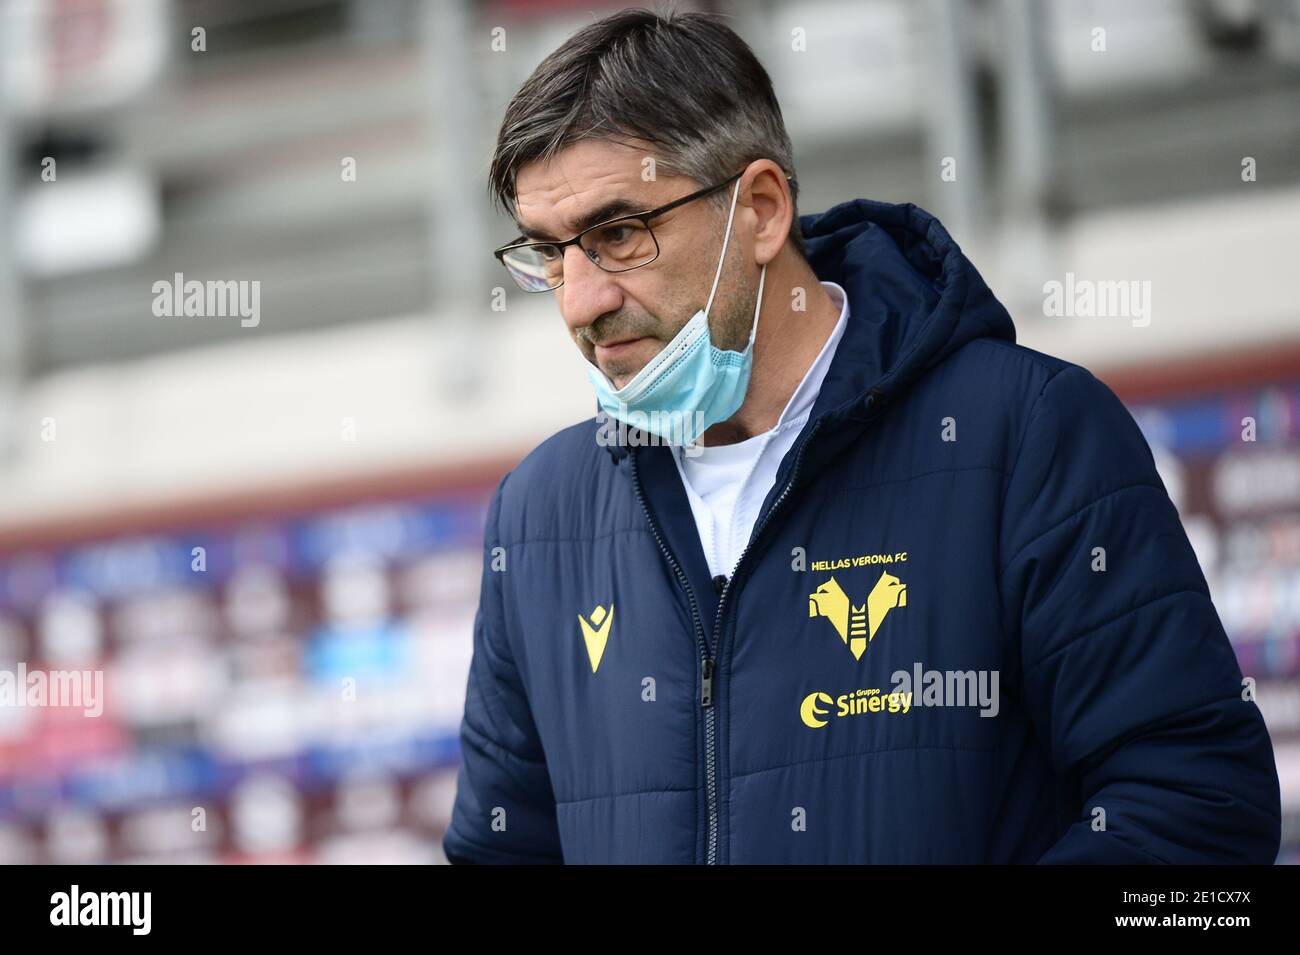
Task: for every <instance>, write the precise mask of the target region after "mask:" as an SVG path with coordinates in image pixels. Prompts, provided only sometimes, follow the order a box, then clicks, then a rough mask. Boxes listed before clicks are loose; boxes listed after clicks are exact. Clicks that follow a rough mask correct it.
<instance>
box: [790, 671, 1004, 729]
mask: <svg viewBox="0 0 1300 955" xmlns="http://www.w3.org/2000/svg"><path fill="white" fill-rule="evenodd" d="M890 680H891V681H892V683H893V690H892V691H891V692H889V693H882V692H881V691H880V689H879V688H862V689H856V690H848V691H846V692H844V693H841V694H839V695H838V696H831V694H829V693H827V692H825V691H823V690H813V691H812V692H811V693H808V694H806V695H805V696H804V697H803V699H802V700H800V701H799V720H800V722H802V723H803V724H804V725H805V726H807V727H809V728H811V729H819V728H820V727H823V726H825V725H826V724H827V723H829V722H830V721H831V720H832V719H840V718H842V717H849V716H872V715H875V714H880V715H882V716H891V715H897V716H907V715H908V714H909V713H911V712H912V711H913V710H916V709H920V708H923V707H942V706H969V707H979V710H980V716H981V717H985V716H997V715H998V709H999V704H998V671H997V670H926V669H925V668H924V667H923V666H922V665H921V664H920V663H915V664H913V666H912V670H911V671H910V672H909V671H907V670H895V671H894V672H893V674H891V676H890ZM912 718H913V719H915V718H916V717H915V716H913V717H912Z"/></svg>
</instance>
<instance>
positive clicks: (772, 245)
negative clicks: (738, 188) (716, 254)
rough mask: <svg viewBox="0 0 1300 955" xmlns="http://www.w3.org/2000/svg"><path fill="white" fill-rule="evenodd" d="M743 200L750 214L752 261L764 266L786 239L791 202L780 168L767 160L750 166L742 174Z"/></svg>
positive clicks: (787, 185)
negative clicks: (744, 184)
mask: <svg viewBox="0 0 1300 955" xmlns="http://www.w3.org/2000/svg"><path fill="white" fill-rule="evenodd" d="M746 175H747V176H748V177H749V185H748V187H745V188H744V189H743V194H744V200H745V201H746V204H747V205H749V206H750V207H751V208H752V209H753V210H754V215H755V218H756V222H755V225H754V260H755V261H756V262H757V263H758V264H759V265H766V264H767V263H769V262H771V261H772V260H773V259H774V258H776V256H777V254H778V253H779V252H780V251H781V249H782V248H783V247H784V246H785V243H786V239H788V238H789V236H790V225H791V222H792V221H793V219H794V200H793V198H792V197H791V195H790V183H789V182H788V181H787V180H786V178H785V173H784V172H783V171H782V170H781V167H780V166H779V165H777V164H776V163H774V162H772V160H770V159H760V160H757V161H756V162H754V163H753V164H752V165H751V167H750V169H749V171H748V172H747V173H746Z"/></svg>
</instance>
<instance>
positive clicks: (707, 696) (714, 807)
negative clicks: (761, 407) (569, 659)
mask: <svg viewBox="0 0 1300 955" xmlns="http://www.w3.org/2000/svg"><path fill="white" fill-rule="evenodd" d="M628 457H629V458H630V460H631V463H632V489H633V490H634V491H635V492H636V499H637V503H638V504H640V505H641V512H642V513H643V514H645V519H646V523H647V524H649V525H650V532H651V533H652V534H654V538H655V543H656V544H658V545H659V550H660V552H661V553H662V554H663V555H664V560H666V561H668V566H669V567H671V568H672V570H673V573H674V574H675V575H676V576H677V582H678V583H679V584H681V586H682V590H684V591H685V592H686V600H687V603H689V604H690V607H691V625H692V626H693V627H694V628H695V636H696V642H697V643H698V645H699V652H700V660H701V661H703V662H702V663H701V678H702V682H701V690H700V704H701V705H702V706H704V707H706V710H705V719H704V739H705V744H704V745H705V750H706V752H709V753H712V752H713V747H714V742H713V734H714V725H713V661H712V660H710V659H709V645H708V636H707V635H706V634H705V632H704V620H703V618H702V617H701V615H700V608H699V605H698V604H697V603H696V602H695V591H693V590H691V583H690V581H689V580H687V579H686V574H685V573H684V572H683V571H682V568H681V565H680V564H678V563H677V558H676V557H674V556H673V555H672V551H670V550H669V549H668V545H667V544H665V543H664V539H663V536H662V535H661V534H660V533H659V525H657V524H656V523H655V521H654V518H653V517H652V516H651V515H650V507H649V506H648V505H647V504H646V501H645V494H644V493H643V492H642V490H641V474H640V472H639V471H638V470H637V466H636V455H635V454H631V455H629V456H628ZM707 767H708V768H707V774H708V775H707V785H706V786H705V790H706V793H707V797H706V798H707V802H708V814H709V831H710V832H711V833H714V834H716V833H717V828H718V799H717V777H716V774H715V767H714V765H713V760H712V759H711V758H710V759H708V760H707ZM709 861H710V862H712V861H713V859H709Z"/></svg>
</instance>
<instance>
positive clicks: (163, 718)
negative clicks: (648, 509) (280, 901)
mask: <svg viewBox="0 0 1300 955" xmlns="http://www.w3.org/2000/svg"><path fill="white" fill-rule="evenodd" d="M678 6H679V8H686V9H689V8H697V9H713V10H717V11H720V12H724V13H728V14H731V15H732V16H733V20H732V23H733V25H734V26H735V28H736V29H737V30H738V31H739V32H740V33H741V34H742V35H743V36H744V37H745V38H746V39H747V40H748V41H749V42H750V44H751V45H752V46H753V47H754V48H755V50H756V51H757V52H758V54H759V56H760V58H761V59H762V60H763V62H764V63H765V64H766V66H767V68H768V70H769V71H770V73H771V74H772V77H773V80H774V82H775V83H776V86H777V92H778V95H779V97H780V99H781V102H782V105H783V108H784V110H785V116H786V121H787V124H788V127H789V129H790V133H791V135H792V137H793V139H794V142H795V149H796V158H797V163H798V173H799V178H800V182H801V188H802V192H801V197H800V198H801V202H800V211H801V212H802V213H807V212H813V211H822V210H824V209H826V208H828V207H829V206H831V205H834V204H836V203H838V202H841V201H844V200H847V199H852V198H858V197H871V198H877V199H885V200H891V201H915V202H917V203H918V204H920V205H922V206H924V207H926V208H927V209H930V210H931V211H933V212H935V213H937V214H938V215H939V216H940V217H941V218H942V219H943V220H944V222H945V223H946V224H947V226H948V228H949V230H950V231H951V232H952V233H953V234H954V236H955V237H956V238H957V240H958V241H959V242H960V243H961V244H962V245H963V247H964V248H965V249H966V250H967V252H968V254H969V255H970V256H971V258H972V259H973V260H974V261H975V263H976V264H977V265H978V266H979V267H980V268H981V270H982V271H983V272H984V274H985V276H986V278H987V279H988V281H989V284H990V285H991V286H992V288H993V289H994V291H995V292H996V293H997V294H998V295H999V296H1000V297H1001V298H1002V300H1003V301H1004V302H1005V303H1006V305H1007V306H1008V308H1010V309H1011V311H1012V313H1013V315H1014V317H1015V320H1016V324H1017V327H1018V330H1019V336H1020V340H1021V341H1022V342H1023V343H1025V344H1027V345H1029V346H1031V347H1034V348H1038V349H1041V350H1044V351H1048V352H1051V353H1054V354H1058V355H1061V356H1063V357H1065V358H1067V359H1070V360H1072V361H1076V362H1080V363H1082V364H1084V365H1086V366H1088V367H1089V368H1091V369H1092V370H1093V371H1094V372H1095V373H1097V374H1098V375H1099V376H1100V377H1102V378H1103V379H1104V380H1106V381H1108V382H1109V383H1110V384H1111V385H1112V387H1114V388H1115V389H1116V390H1117V391H1118V392H1119V394H1120V395H1121V397H1122V398H1124V399H1125V401H1126V402H1127V403H1128V404H1129V406H1130V407H1131V408H1132V410H1133V412H1134V414H1135V415H1136V416H1137V417H1138V420H1139V422H1140V423H1141V424H1142V427H1143V429H1144V431H1145V432H1146V434H1147V436H1148V438H1149V439H1150V441H1151V443H1152V445H1153V448H1154V449H1155V451H1156V454H1157V457H1158V460H1159V462H1160V467H1161V472H1162V474H1163V475H1164V478H1165V481H1166V484H1167V485H1168V486H1169V489H1170V491H1171V493H1172V494H1173V495H1174V497H1175V500H1176V502H1177V503H1178V505H1179V508H1180V510H1181V512H1182V514H1183V517H1184V520H1185V522H1186V525H1187V528H1188V531H1189V533H1190V534H1191V537H1192V540H1193V542H1194V544H1195V546H1196V548H1197V551H1198V554H1199V555H1200V558H1201V562H1202V566H1203V567H1204V569H1205V572H1206V575H1207V577H1208V579H1209V582H1210V586H1211V589H1212V591H1213V594H1214V597H1215V600H1216V604H1217V606H1218V608H1219V611H1220V614H1221V615H1222V618H1223V621H1224V624H1225V626H1226V627H1227V629H1228V632H1229V634H1230V636H1231V638H1232V641H1233V643H1234V646H1235V647H1236V650H1237V653H1238V655H1239V658H1240V660H1241V663H1242V667H1243V670H1244V672H1245V673H1246V674H1247V675H1249V676H1252V677H1253V678H1255V680H1256V681H1257V694H1258V700H1259V703H1260V706H1261V707H1262V709H1263V710H1264V713H1265V715H1266V718H1267V720H1268V722H1269V726H1270V729H1271V732H1272V734H1273V738H1274V740H1275V743H1276V747H1277V758H1278V768H1279V772H1280V774H1281V777H1282V792H1283V808H1284V811H1285V813H1286V821H1285V826H1284V845H1283V850H1282V854H1281V857H1280V859H1279V861H1281V862H1292V863H1293V862H1296V861H1300V296H1298V295H1297V292H1296V276H1297V272H1298V268H1297V249H1298V248H1300V0H1273V2H1269V0H1259V2H1248V0H1185V2H1183V0H1144V2H1142V3H1133V2H1129V0H1042V2H1035V0H983V2H977V0H928V2H907V0H804V2H743V3H742V2H717V3H707V4H706V3H695V4H691V3H679V4H678ZM613 9H614V7H613V6H608V5H601V4H599V3H595V2H591V0H588V2H583V3H575V2H571V0H510V2H470V0H439V2H428V3H425V2H419V0H364V2H363V0H222V2H201V0H176V2H164V0H0V669H9V670H13V669H14V668H15V667H17V666H18V664H19V663H20V662H23V663H25V664H26V666H27V667H28V668H30V669H36V668H41V667H43V668H51V669H53V668H76V669H90V668H96V669H102V670H103V671H104V672H105V674H106V683H107V691H106V696H107V702H106V708H105V712H104V714H103V715H102V716H101V717H99V718H87V717H85V716H83V715H82V714H81V712H80V711H79V710H75V709H61V708H30V707H16V706H9V707H0V861H3V862H99V861H199V862H360V861H378V862H406V861H445V860H443V858H442V854H441V849H440V846H439V842H440V838H441V835H442V831H443V828H444V827H445V825H446V821H447V817H448V813H449V811H450V806H451V799H452V794H453V789H454V783H455V771H456V763H457V742H456V732H457V727H458V722H459V718H460V713H461V706H462V703H463V696H464V689H465V686H464V681H465V675H466V671H467V667H468V664H469V655H470V648H471V626H472V621H473V615H474V609H475V605H476V601H477V592H478V574H479V559H480V550H479V548H480V544H481V532H482V521H483V517H484V508H485V505H486V502H487V499H488V496H489V494H490V492H491V491H492V489H493V488H494V487H495V485H496V482H497V480H498V479H499V477H500V476H501V475H502V474H503V473H504V472H505V471H506V470H507V469H508V468H509V467H510V466H511V465H512V464H513V462H515V461H517V460H518V459H519V457H520V456H522V454H524V453H526V452H527V451H528V450H529V449H530V448H532V447H533V446H534V445H535V444H536V443H537V442H539V441H540V440H542V439H543V438H545V437H546V436H548V435H549V434H551V433H552V432H553V431H555V430H557V429H559V428H561V427H563V426H565V425H567V424H570V423H572V422H574V421H576V420H579V419H581V418H583V417H587V416H589V415H590V414H592V413H593V411H594V400H593V398H592V396H591V394H590V391H589V387H588V385H587V382H586V378H585V376H584V375H583V374H582V364H581V362H582V359H581V357H580V356H579V354H578V353H577V351H576V349H574V348H573V346H572V345H571V344H570V343H569V341H568V340H567V336H566V335H565V334H564V331H563V327H562V325H561V322H560V319H559V316H558V314H557V312H556V310H555V306H554V304H553V302H552V301H551V300H550V298H549V297H547V296H537V297H534V298H529V297H526V296H525V295H524V294H523V293H520V292H518V291H517V290H516V289H515V288H514V286H513V284H512V283H511V282H510V281H509V280H508V279H507V278H506V276H505V275H504V273H502V272H499V267H498V266H497V264H496V263H495V261H494V260H493V259H492V257H491V255H490V250H491V249H492V248H493V247H494V246H495V245H496V244H498V243H500V242H502V241H505V240H506V239H508V238H510V237H511V235H513V233H512V232H511V231H510V229H509V226H508V223H507V222H506V220H504V219H502V218H499V217H497V215H496V214H495V213H493V212H492V210H491V207H490V204H489V202H488V200H487V196H486V186H485V173H486V168H487V162H488V158H489V156H490V153H491V146H492V141H493V136H494V133H495V129H496V125H497V123H498V121H499V118H500V116H501V113H502V111H503V109H504V106H505V104H506V102H507V100H508V99H509V97H510V95H511V94H512V93H513V92H514V90H515V89H516V88H517V86H518V85H519V83H520V82H522V80H523V79H524V78H525V77H526V76H527V75H528V74H529V73H530V72H531V71H532V69H533V68H534V66H535V65H536V64H537V63H538V62H539V61H540V59H541V58H542V57H543V56H544V55H545V54H546V53H548V52H549V51H550V50H552V49H554V48H555V46H557V45H558V44H559V43H560V42H561V41H562V40H563V39H564V38H565V37H566V36H568V35H569V34H570V33H571V32H573V31H574V30H575V29H577V28H579V27H580V26H582V25H583V24H585V23H588V22H590V21H591V19H592V18H594V17H598V16H600V15H602V14H603V13H606V12H610V11H612V10H613ZM196 31H197V32H196ZM1098 31H1101V32H1098ZM799 36H802V37H803V38H804V48H803V49H798V48H797V47H799V43H797V42H794V41H793V39H792V38H796V37H799ZM1102 46H1104V49H1102V48H1100V47H1102ZM200 47H201V49H200ZM944 157H954V158H955V159H956V163H957V165H956V171H957V176H956V178H955V180H953V181H947V179H945V177H943V176H942V175H941V169H942V168H943V163H944ZM51 160H52V162H51ZM349 169H351V170H353V171H354V172H355V175H354V176H349V174H348V170H349ZM949 178H951V177H949ZM1071 272H1072V273H1074V274H1075V275H1076V276H1078V277H1080V278H1086V279H1090V280H1102V281H1110V280H1118V281H1127V280H1135V281H1149V282H1150V283H1151V286H1150V288H1151V308H1152V311H1151V321H1150V323H1149V324H1142V323H1138V322H1134V321H1129V320H1126V319H1121V318H1064V317H1048V316H1047V315H1045V309H1044V283H1045V282H1046V281H1049V280H1053V279H1056V280H1064V277H1065V275H1066V273H1071ZM176 273H182V274H183V275H184V276H185V278H186V279H187V280H188V279H197V280H199V281H207V280H237V281H258V282H260V283H261V286H260V287H261V305H260V321H259V323H258V324H257V325H256V326H255V327H253V326H248V327H246V326H245V325H244V324H243V323H241V321H240V320H239V319H238V318H234V317H226V318H221V317H207V318H185V317H173V318H164V317H156V316H155V315H154V313H153V311H152V308H151V306H152V304H153V301H154V298H155V293H154V291H153V290H152V289H153V284H154V283H155V282H157V281H160V280H164V281H171V280H173V277H174V276H175V275H176ZM494 289H504V290H505V291H504V295H505V302H506V307H504V308H493V290H494ZM539 395H545V396H547V397H546V398H545V400H539V399H538V396H539ZM1247 416H1249V417H1252V418H1254V419H1256V422H1257V440H1255V441H1254V442H1249V443H1248V442H1244V441H1243V440H1242V419H1243V418H1244V417H1247ZM200 547H201V548H203V550H202V551H201V552H199V551H196V550H195V548H200ZM196 554H202V555H203V565H202V566H201V569H198V570H196V569H195V566H196V565H195V559H196V558H195V555H196ZM344 680H353V681H355V684H354V686H355V691H354V693H353V694H352V695H351V696H349V695H348V694H344V693H341V692H340V686H341V685H342V683H343V681H344ZM196 808H201V809H202V810H203V813H202V815H201V816H199V815H196V814H195V809H196ZM200 818H201V819H202V825H199V824H197V823H196V822H195V820H196V819H200Z"/></svg>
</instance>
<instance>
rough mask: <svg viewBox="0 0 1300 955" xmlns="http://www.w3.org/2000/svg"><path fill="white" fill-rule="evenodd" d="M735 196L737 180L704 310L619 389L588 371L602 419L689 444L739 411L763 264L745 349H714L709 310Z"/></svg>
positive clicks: (602, 375)
mask: <svg viewBox="0 0 1300 955" xmlns="http://www.w3.org/2000/svg"><path fill="white" fill-rule="evenodd" d="M739 195H740V182H739V181H737V183H736V190H735V192H733V193H732V195H731V210H730V211H729V212H728V213H727V231H726V235H724V236H723V239H722V256H721V258H719V259H718V269H717V272H715V273H714V276H713V288H711V289H710V290H709V299H708V302H707V303H706V304H705V306H704V308H702V309H701V310H700V311H698V312H696V313H695V315H694V317H692V318H691V320H690V321H689V322H687V323H686V324H685V325H683V326H682V329H681V331H679V332H678V333H677V334H676V335H674V336H673V339H672V341H670V342H669V343H668V344H667V345H666V346H665V347H664V349H663V350H662V351H660V352H659V354H657V355H655V357H654V358H652V359H650V361H649V362H648V363H647V364H646V366H645V367H644V368H642V369H641V370H640V371H639V372H637V373H636V375H635V376H633V378H632V380H631V381H629V382H628V383H627V384H626V385H624V386H623V387H622V388H615V387H614V385H613V382H611V381H610V380H609V378H608V377H606V375H605V373H604V372H602V371H601V370H600V369H599V368H597V367H596V366H595V365H590V366H589V367H588V369H587V376H588V377H589V378H590V379H591V383H592V386H593V387H594V388H595V389H596V399H597V401H598V402H599V403H600V408H601V410H602V411H604V412H605V414H607V415H609V416H610V417H611V418H614V419H616V420H618V421H622V422H623V423H624V424H626V425H628V426H629V427H634V428H640V429H641V430H643V431H648V432H650V433H652V434H656V435H658V436H659V437H660V438H662V439H664V440H665V441H666V442H668V443H671V444H694V443H695V442H696V441H698V439H699V438H700V436H701V435H702V434H703V433H704V432H705V431H707V430H708V429H709V428H711V427H712V426H713V425H715V424H718V423H719V422H722V421H726V420H727V419H728V418H730V417H731V416H732V415H734V414H735V413H736V412H737V411H738V410H740V406H741V405H742V404H743V403H744V401H745V392H746V390H747V389H748V388H749V374H750V371H751V369H752V367H753V364H754V337H755V336H756V335H757V334H758V314H759V311H760V310H761V309H762V307H763V279H764V278H765V277H766V275H767V264H766V263H764V265H763V268H762V270H761V271H760V272H759V276H758V301H757V302H756V303H755V305H754V324H753V327H751V328H750V331H749V343H748V344H746V345H745V350H744V351H739V352H736V351H729V350H727V349H724V348H718V347H717V346H715V345H714V344H713V340H712V338H711V336H710V332H709V309H710V308H712V307H713V296H714V294H715V293H716V292H717V291H718V280H719V279H720V278H721V277H722V265H723V263H724V262H726V260H727V243H728V241H730V239H731V220H732V218H733V216H734V215H735V212H736V199H737V197H738V196H739Z"/></svg>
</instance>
